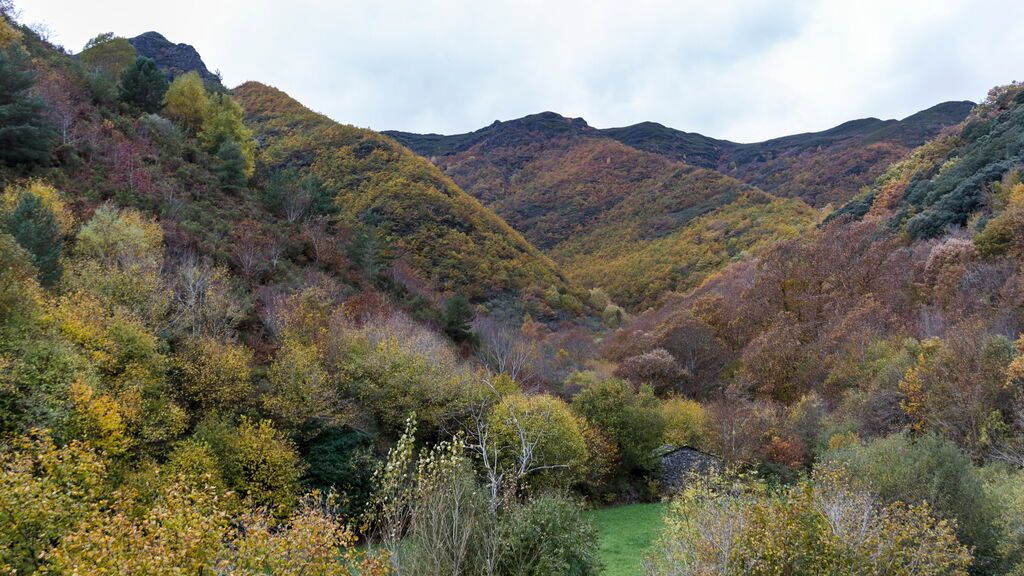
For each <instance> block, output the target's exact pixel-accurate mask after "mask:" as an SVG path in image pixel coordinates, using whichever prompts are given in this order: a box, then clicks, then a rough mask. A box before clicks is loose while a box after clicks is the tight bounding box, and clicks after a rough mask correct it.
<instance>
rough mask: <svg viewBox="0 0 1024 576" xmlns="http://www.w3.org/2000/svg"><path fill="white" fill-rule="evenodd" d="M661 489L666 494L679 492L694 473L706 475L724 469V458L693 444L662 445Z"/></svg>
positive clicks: (659, 453) (660, 450)
mask: <svg viewBox="0 0 1024 576" xmlns="http://www.w3.org/2000/svg"><path fill="white" fill-rule="evenodd" d="M658 456H659V458H660V459H661V489H662V492H663V493H665V494H673V493H675V492H678V491H679V490H680V489H682V488H683V487H684V486H686V482H687V481H688V480H689V479H690V478H691V477H693V475H695V474H696V475H706V474H710V473H712V472H714V471H716V470H721V469H722V459H721V458H719V457H718V456H715V455H713V454H708V453H707V452H704V451H702V450H698V449H696V448H694V447H692V446H671V445H667V446H662V447H661V448H659V449H658Z"/></svg>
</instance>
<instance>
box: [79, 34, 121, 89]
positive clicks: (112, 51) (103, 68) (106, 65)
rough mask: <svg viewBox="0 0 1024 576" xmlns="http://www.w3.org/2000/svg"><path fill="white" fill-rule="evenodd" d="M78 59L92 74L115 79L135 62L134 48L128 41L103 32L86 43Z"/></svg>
mask: <svg viewBox="0 0 1024 576" xmlns="http://www.w3.org/2000/svg"><path fill="white" fill-rule="evenodd" d="M78 59H79V60H80V61H81V62H82V64H84V65H85V66H87V67H88V68H90V69H91V70H92V72H93V73H97V72H103V73H106V74H109V75H111V76H112V77H114V78H117V77H120V76H121V74H122V73H123V72H124V71H125V70H126V69H128V67H129V66H131V65H132V63H134V62H135V48H134V47H132V45H131V43H129V42H128V39H126V38H120V37H117V36H114V33H113V32H105V33H103V34H100V35H98V36H96V37H95V38H92V39H91V40H89V41H88V42H86V44H85V48H83V49H82V53H81V54H79V55H78Z"/></svg>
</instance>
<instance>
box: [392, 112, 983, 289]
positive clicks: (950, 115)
mask: <svg viewBox="0 0 1024 576" xmlns="http://www.w3.org/2000/svg"><path fill="white" fill-rule="evenodd" d="M970 108H971V104H970V103H968V102H948V103H945V104H940V105H938V106H935V107H933V108H930V109H928V110H925V111H922V112H919V113H917V114H914V115H913V116H910V117H908V118H906V119H904V120H902V121H896V120H888V121H882V120H878V119H875V118H868V119H863V120H855V121H851V122H847V123H845V124H843V125H841V126H837V127H835V128H833V129H830V130H827V131H824V132H818V133H810V134H799V135H795V136H787V137H783V138H778V139H775V140H769V141H766V142H761V143H757V144H736V143H733V142H729V141H726V140H715V139H712V138H708V137H705V136H702V135H700V134H692V133H686V132H680V131H677V130H673V129H670V128H666V127H664V126H662V125H660V124H655V123H650V122H647V123H643V124H637V125H635V126H630V127H626V128H610V129H605V130H597V129H594V128H592V127H590V126H589V125H587V123H586V122H585V121H584V120H583V119H581V118H576V119H569V118H564V117H562V116H559V115H558V114H554V113H551V112H545V113H543V114H536V115H532V116H527V117H525V118H520V119H518V120H512V121H509V122H496V123H494V124H492V125H491V126H488V127H486V128H482V129H480V130H477V131H475V132H471V133H468V134H460V135H454V136H440V135H418V134H410V133H403V132H391V133H390V134H391V135H392V136H394V137H395V138H396V139H398V140H399V141H401V142H403V143H404V144H406V145H408V146H410V147H411V148H412V149H413V150H414V151H416V152H418V153H420V154H423V155H426V156H428V157H430V158H431V159H432V160H433V162H434V163H435V164H437V165H438V166H439V167H441V168H442V169H443V170H444V171H445V173H446V174H448V175H449V176H451V177H452V178H453V179H454V180H455V181H456V182H458V183H459V184H460V185H461V186H463V187H464V188H465V189H466V190H467V191H469V192H470V193H471V194H473V195H474V196H475V197H477V198H478V199H480V201H481V202H483V203H484V204H485V205H487V206H489V207H491V208H492V209H494V211H495V212H497V213H498V214H499V215H500V216H502V217H503V218H505V219H506V220H507V221H508V222H509V223H510V224H511V225H512V226H513V227H514V228H516V229H517V230H520V231H522V232H523V234H524V235H525V236H526V238H527V239H529V240H530V241H531V242H533V243H534V244H536V245H537V246H538V247H540V248H541V249H543V250H546V251H547V252H548V254H550V255H551V256H552V257H553V258H554V259H555V261H556V262H558V263H559V265H560V266H561V267H562V268H563V269H564V270H565V272H566V274H567V275H568V276H569V277H570V278H572V279H573V280H576V281H578V282H581V283H583V284H584V285H586V286H588V287H597V286H599V287H601V288H603V289H604V290H606V291H607V293H608V295H609V296H611V298H612V299H613V300H614V301H615V302H617V303H619V304H621V305H623V306H626V307H627V308H630V309H633V308H636V307H639V306H646V305H650V304H652V303H654V302H656V301H657V300H658V299H659V298H660V297H662V296H663V295H664V294H666V293H669V292H672V291H683V290H685V289H687V288H690V287H693V286H696V285H697V284H699V283H700V282H701V281H702V280H703V279H704V278H706V277H707V275H708V274H709V273H711V272H714V271H717V270H718V269H720V268H721V267H722V266H723V265H725V264H727V263H729V262H732V261H735V260H737V259H738V257H742V256H745V255H750V256H752V255H754V254H755V253H756V252H757V251H759V250H760V249H761V248H762V247H763V246H765V245H766V244H767V243H771V241H772V240H773V239H776V238H786V237H790V236H792V235H793V234H794V232H797V231H800V230H802V229H805V228H806V227H807V226H808V225H810V224H811V223H813V221H814V220H815V218H816V217H815V216H814V215H813V214H812V210H811V209H809V208H806V207H801V206H802V204H803V202H802V201H806V202H808V203H810V204H811V205H813V206H817V207H822V206H824V205H825V204H827V203H830V202H845V201H846V200H849V199H851V198H852V197H853V196H854V195H855V194H857V193H858V192H859V191H860V189H861V188H862V187H864V186H866V185H868V184H870V183H871V182H873V181H874V180H875V178H877V177H878V176H880V175H881V174H882V172H883V170H884V169H885V168H886V167H887V166H888V165H889V164H891V163H892V162H895V161H897V160H900V159H902V158H903V157H905V156H906V155H907V154H909V151H910V150H911V149H912V148H913V147H915V146H917V145H920V144H923V143H924V142H925V141H926V140H927V139H929V138H930V137H932V136H934V135H936V134H938V133H939V132H940V131H941V130H942V129H943V128H945V127H947V126H950V125H953V124H956V123H957V122H959V121H960V120H962V119H963V118H964V116H966V114H967V112H968V111H969V110H970ZM723 174H725V175H728V176H729V177H726V176H723ZM744 183H747V184H749V185H744ZM755 187H757V188H755ZM758 189H760V190H765V191H769V192H771V193H772V194H774V195H775V196H780V197H795V198H796V199H797V200H796V201H795V202H796V203H793V201H790V202H781V201H780V202H767V203H765V206H770V207H771V208H769V209H766V210H765V211H764V212H763V213H762V214H756V215H751V214H750V213H749V212H750V207H749V204H748V203H744V204H742V205H736V206H732V205H730V204H731V203H732V202H733V201H734V200H736V199H737V198H739V197H740V196H743V195H747V194H749V193H752V192H755V191H756V190H758ZM758 197H763V196H758ZM805 208H806V209H805ZM715 211H720V215H719V217H724V219H725V220H726V221H727V222H725V223H723V224H721V225H720V227H723V226H729V225H730V224H735V223H736V222H734V221H729V219H730V218H733V217H734V216H731V215H735V214H738V213H744V212H746V213H747V217H748V221H749V222H751V224H748V225H740V226H735V227H730V231H729V238H730V241H729V242H728V246H727V247H726V246H724V245H722V246H719V247H714V246H711V245H710V244H712V242H709V243H704V242H703V239H704V238H706V236H705V235H704V234H703V233H702V229H706V227H707V225H708V221H709V220H710V219H714V218H715V216H710V217H708V218H705V219H704V220H703V222H701V223H695V222H694V221H695V219H697V218H699V217H702V216H705V215H708V214H710V213H713V212H715ZM751 216H753V218H750V217H751ZM691 223H692V224H691ZM691 227H692V229H689V228H691ZM670 246H671V248H669V247H670Z"/></svg>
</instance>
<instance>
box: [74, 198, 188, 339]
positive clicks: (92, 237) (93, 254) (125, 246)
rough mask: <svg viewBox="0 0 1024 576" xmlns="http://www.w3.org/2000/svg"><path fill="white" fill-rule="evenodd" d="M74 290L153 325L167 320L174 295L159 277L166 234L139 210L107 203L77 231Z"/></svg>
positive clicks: (110, 308)
mask: <svg viewBox="0 0 1024 576" xmlns="http://www.w3.org/2000/svg"><path fill="white" fill-rule="evenodd" d="M73 253H74V255H75V260H74V261H73V262H72V264H71V266H69V270H68V273H67V274H66V277H67V283H68V285H69V287H70V288H73V289H74V290H76V291H78V292H80V293H83V294H89V295H90V296H92V297H94V298H96V299H98V300H99V302H100V303H101V304H102V305H103V306H104V307H105V308H107V309H108V310H114V309H120V310H123V311H125V312H129V313H132V314H135V315H136V316H137V317H138V318H139V319H141V320H143V321H144V322H146V323H147V324H149V325H150V326H158V325H160V323H161V322H162V321H163V318H164V315H165V314H166V313H167V308H168V305H169V302H168V300H169V294H168V292H167V290H166V288H165V286H164V284H163V280H162V279H161V277H160V271H161V267H162V266H163V230H162V229H161V228H160V225H159V224H158V223H157V222H156V221H154V220H150V219H148V218H146V217H145V216H143V215H142V214H141V213H140V212H138V211H136V210H118V209H117V208H115V207H114V206H112V205H104V206H101V207H100V208H98V209H97V210H96V212H95V213H94V214H93V217H92V218H91V219H90V220H89V221H88V222H86V223H85V224H84V225H83V226H82V228H81V229H80V230H79V231H78V235H77V237H76V242H75V246H74V250H73Z"/></svg>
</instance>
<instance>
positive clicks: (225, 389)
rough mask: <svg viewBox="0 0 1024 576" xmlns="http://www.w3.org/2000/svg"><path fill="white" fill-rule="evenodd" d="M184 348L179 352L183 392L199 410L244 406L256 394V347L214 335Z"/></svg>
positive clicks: (209, 410) (227, 409) (195, 341)
mask: <svg viewBox="0 0 1024 576" xmlns="http://www.w3.org/2000/svg"><path fill="white" fill-rule="evenodd" d="M183 348H184V349H183V351H182V353H181V354H180V355H179V356H178V359H179V370H180V372H181V388H182V389H181V392H182V394H183V395H184V397H185V398H186V399H187V400H188V401H189V402H190V403H191V404H193V405H194V406H196V407H197V408H198V409H199V414H205V413H209V412H213V411H227V412H236V411H241V410H243V409H244V408H245V404H246V402H247V401H249V400H250V398H251V395H252V382H251V380H252V365H253V363H254V360H253V353H252V350H251V349H249V348H247V347H245V346H242V345H238V344H225V343H221V342H218V341H216V340H214V339H212V338H200V339H198V340H194V341H191V342H189V343H187V344H186V345H185V346H184V347H183Z"/></svg>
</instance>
